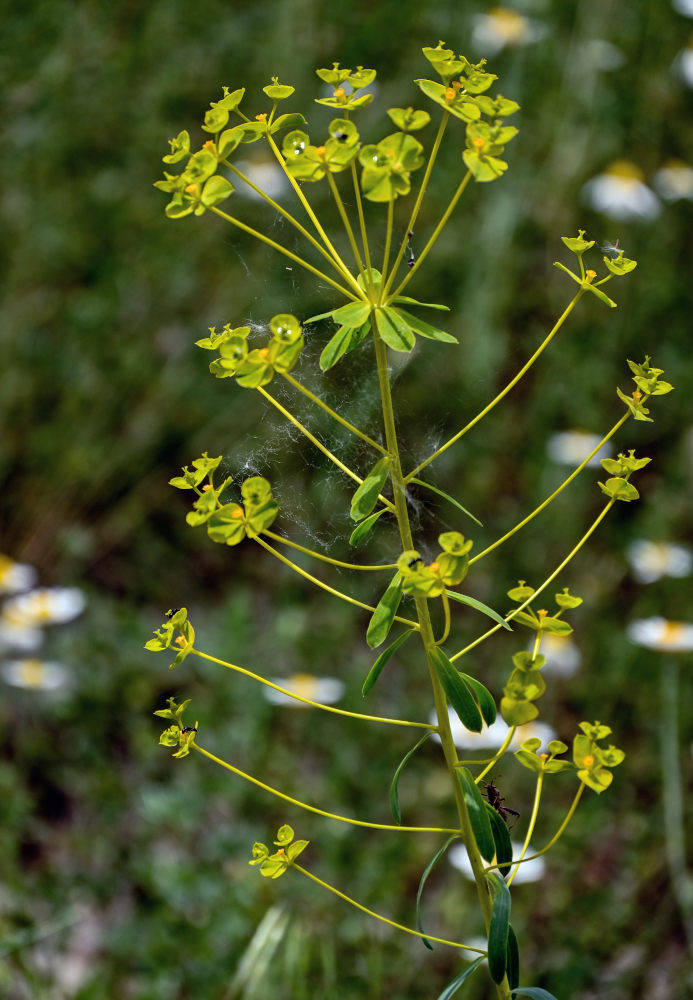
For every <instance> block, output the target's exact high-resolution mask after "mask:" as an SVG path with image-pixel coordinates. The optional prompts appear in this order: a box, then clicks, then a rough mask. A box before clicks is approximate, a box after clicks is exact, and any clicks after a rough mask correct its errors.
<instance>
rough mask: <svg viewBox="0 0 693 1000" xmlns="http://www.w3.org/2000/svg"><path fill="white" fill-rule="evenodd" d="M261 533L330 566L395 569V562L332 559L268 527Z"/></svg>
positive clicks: (360, 568) (371, 569)
mask: <svg viewBox="0 0 693 1000" xmlns="http://www.w3.org/2000/svg"><path fill="white" fill-rule="evenodd" d="M262 534H263V535H266V536H267V538H272V539H274V541H275V542H281V544H282V545H288V546H289V547H290V548H292V549H296V550H297V551H298V552H303V553H304V554H305V555H307V556H312V558H313V559H320V560H321V561H322V562H326V563H330V565H331V566H341V567H342V568H343V569H359V570H369V571H373V570H379V569H397V563H381V564H380V565H377V566H359V565H357V564H356V563H349V562H342V560H341V559H332V557H331V556H325V555H323V554H322V552H315V551H314V550H313V549H307V548H306V547H305V545H299V544H298V542H292V541H291V540H290V539H289V538H282V536H281V535H275V533H274V532H273V531H270V530H269V529H268V528H264V529H263V531H262Z"/></svg>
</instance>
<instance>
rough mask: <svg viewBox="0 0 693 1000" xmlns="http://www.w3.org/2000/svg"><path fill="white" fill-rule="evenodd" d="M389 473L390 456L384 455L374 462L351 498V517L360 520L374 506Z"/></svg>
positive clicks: (366, 515)
mask: <svg viewBox="0 0 693 1000" xmlns="http://www.w3.org/2000/svg"><path fill="white" fill-rule="evenodd" d="M389 474H390V458H389V456H388V455H385V456H384V457H383V458H381V459H380V460H379V461H377V462H376V463H375V465H374V466H373V468H372V469H371V471H370V472H369V473H368V475H367V476H366V478H365V479H364V480H363V482H362V483H361V485H360V486H359V488H358V489H357V490H356V492H355V493H354V495H353V497H352V498H351V510H350V514H351V519H352V521H362V520H363V519H364V517H368V515H369V514H370V512H371V511H372V510H373V508H374V507H375V505H376V503H377V500H378V495H379V493H380V491H381V490H382V488H383V486H384V485H385V483H386V481H387V477H388V475H389Z"/></svg>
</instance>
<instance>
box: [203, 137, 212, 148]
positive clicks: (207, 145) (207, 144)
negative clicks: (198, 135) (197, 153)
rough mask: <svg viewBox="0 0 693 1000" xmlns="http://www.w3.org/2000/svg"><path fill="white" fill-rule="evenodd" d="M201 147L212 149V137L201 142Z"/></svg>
mask: <svg viewBox="0 0 693 1000" xmlns="http://www.w3.org/2000/svg"><path fill="white" fill-rule="evenodd" d="M202 148H203V149H212V150H213V149H214V140H213V139H208V140H207V142H203V143H202Z"/></svg>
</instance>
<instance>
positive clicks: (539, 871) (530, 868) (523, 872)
mask: <svg viewBox="0 0 693 1000" xmlns="http://www.w3.org/2000/svg"><path fill="white" fill-rule="evenodd" d="M512 848H513V857H519V856H520V854H521V853H522V844H518V843H516V842H515V841H512ZM534 852H535V848H533V847H532V845H531V844H530V846H529V847H528V848H527V851H526V855H527V857H529V856H530V855H531V854H534ZM447 857H448V861H449V862H450V864H451V865H452V867H453V868H456V869H457V870H458V871H460V872H462V874H463V875H464V877H465V878H468V879H469V880H470V881H473V880H474V873H473V872H472V866H471V865H470V863H469V856H468V854H467V849H466V847H465V846H464V844H453V845H452V847H451V848H450V850H449V851H448V854H447ZM545 872H546V862H545V861H544V858H543V856H542V857H539V858H532V860H531V861H523V862H522V864H521V865H520V866H519V867H518V870H517V875H516V876H515V877H514V879H513V885H518V884H519V883H520V882H537V881H539V879H540V878H543V876H544V873H545Z"/></svg>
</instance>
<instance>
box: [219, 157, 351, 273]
mask: <svg viewBox="0 0 693 1000" xmlns="http://www.w3.org/2000/svg"><path fill="white" fill-rule="evenodd" d="M221 162H222V163H223V164H224V165H225V166H226V167H228V169H229V170H231V171H233V173H234V174H236V176H237V177H240V179H241V180H242V181H243V182H244V183H245V184H247V185H248V187H250V188H252V189H253V191H255V192H256V194H258V195H259V196H260V197H261V198H262V199H263V200H264V201H266V202H267V204H268V205H271V206H272V208H273V209H274V210H275V211H276V212H279V214H280V215H281V216H283V217H284V218H285V219H286V221H287V222H288V223H290V225H292V226H293V227H294V229H296V230H298V232H299V233H300V234H301V236H303V237H305V239H307V240H308V242H309V243H310V244H311V246H313V247H314V248H315V249H316V250H317V251H318V253H319V254H321V255H322V256H323V257H324V258H325V260H327V261H329V263H330V265H331V266H332V267H333V268H334V269H335V270H336V271H337V273H338V274H342V273H343V272H342V269H341V268H340V267H339V265H338V264H337V262H336V261H335V259H334V258H333V257H332V255H331V254H330V253H328V251H327V250H326V249H325V248H324V246H322V244H321V243H319V242H318V240H316V239H315V237H314V236H313V234H312V233H309V232H308V230H307V229H306V227H305V226H302V225H301V223H300V222H299V221H298V219H296V218H294V216H293V215H292V214H291V212H287V210H286V209H285V208H283V207H282V206H281V205H280V204H279V202H277V201H275V200H274V198H270V196H269V195H268V194H266V193H265V192H264V191H263V190H262V188H260V187H258V186H257V184H254V183H253V182H252V181H251V179H250V178H249V177H247V176H246V175H245V174H244V173H243V171H242V170H239V169H238V167H237V166H235V165H234V164H233V163H231V161H230V160H222V161H221Z"/></svg>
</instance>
